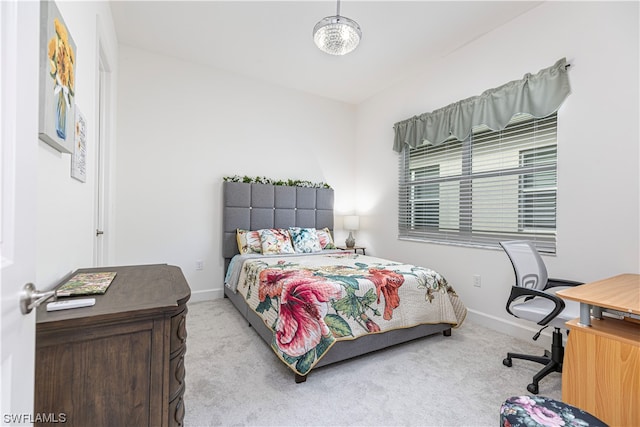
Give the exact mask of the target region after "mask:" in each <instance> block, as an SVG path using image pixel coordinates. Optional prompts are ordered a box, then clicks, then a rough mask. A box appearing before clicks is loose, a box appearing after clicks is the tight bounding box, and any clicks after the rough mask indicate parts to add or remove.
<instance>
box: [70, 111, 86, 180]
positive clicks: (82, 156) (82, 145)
mask: <svg viewBox="0 0 640 427" xmlns="http://www.w3.org/2000/svg"><path fill="white" fill-rule="evenodd" d="M75 110H76V126H75V132H74V133H75V142H74V144H73V153H71V177H72V178H75V179H77V180H78V181H80V182H86V181H87V121H86V120H85V118H84V115H83V114H82V113H81V112H80V109H79V108H78V107H77V106H76V109H75Z"/></svg>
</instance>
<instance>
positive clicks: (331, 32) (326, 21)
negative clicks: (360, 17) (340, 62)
mask: <svg viewBox="0 0 640 427" xmlns="http://www.w3.org/2000/svg"><path fill="white" fill-rule="evenodd" d="M361 38H362V31H361V30H360V26H359V25H358V23H357V22H356V21H354V20H352V19H349V18H346V17H344V16H340V0H338V8H337V11H336V15H335V16H327V17H326V18H323V19H322V20H321V21H320V22H318V23H317V24H316V26H315V27H313V41H314V42H315V43H316V46H318V48H319V49H320V50H321V51H323V52H326V53H328V54H330V55H346V54H347V53H349V52H351V51H352V50H353V49H355V48H356V47H357V46H358V43H360V39H361Z"/></svg>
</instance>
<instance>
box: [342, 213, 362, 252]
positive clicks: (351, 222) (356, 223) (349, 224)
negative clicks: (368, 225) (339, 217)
mask: <svg viewBox="0 0 640 427" xmlns="http://www.w3.org/2000/svg"><path fill="white" fill-rule="evenodd" d="M359 228H360V217H359V216H358V215H346V216H345V217H344V229H345V230H349V237H347V240H345V242H344V243H345V244H346V245H347V247H348V248H352V247H354V246H355V244H356V239H354V238H353V233H352V232H353V231H356V230H358V229H359Z"/></svg>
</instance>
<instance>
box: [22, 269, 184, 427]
mask: <svg viewBox="0 0 640 427" xmlns="http://www.w3.org/2000/svg"><path fill="white" fill-rule="evenodd" d="M97 271H115V272H117V274H116V277H115V279H114V280H113V282H112V283H111V285H110V286H109V288H108V289H107V292H106V293H105V294H104V295H91V296H87V297H80V298H95V299H96V303H95V305H94V306H93V307H84V308H74V309H69V310H61V311H53V312H47V311H46V304H43V305H42V306H40V307H39V308H38V311H37V316H36V367H35V403H34V413H36V414H56V415H58V414H63V415H62V416H63V417H64V418H65V421H66V423H65V425H71V426H154V427H155V426H180V425H182V424H183V418H184V411H185V406H184V401H183V395H184V388H185V382H184V378H185V366H184V356H185V352H186V350H187V347H186V339H187V329H186V318H187V306H186V303H187V301H188V300H189V297H190V296H191V290H190V289H189V285H188V284H187V281H186V280H185V278H184V275H183V274H182V271H181V270H180V268H178V267H175V266H170V265H166V264H162V265H139V266H126V267H103V268H91V269H82V270H78V271H77V272H97ZM74 273H75V272H74ZM63 282H64V281H63ZM61 283H62V282H61ZM76 298H77V297H76ZM58 418H61V417H60V416H58Z"/></svg>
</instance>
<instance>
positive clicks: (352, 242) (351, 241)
mask: <svg viewBox="0 0 640 427" xmlns="http://www.w3.org/2000/svg"><path fill="white" fill-rule="evenodd" d="M344 244H345V245H347V247H348V248H352V247H354V246H355V245H356V239H354V238H353V234H352V233H351V232H349V237H347V240H345V241H344Z"/></svg>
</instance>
